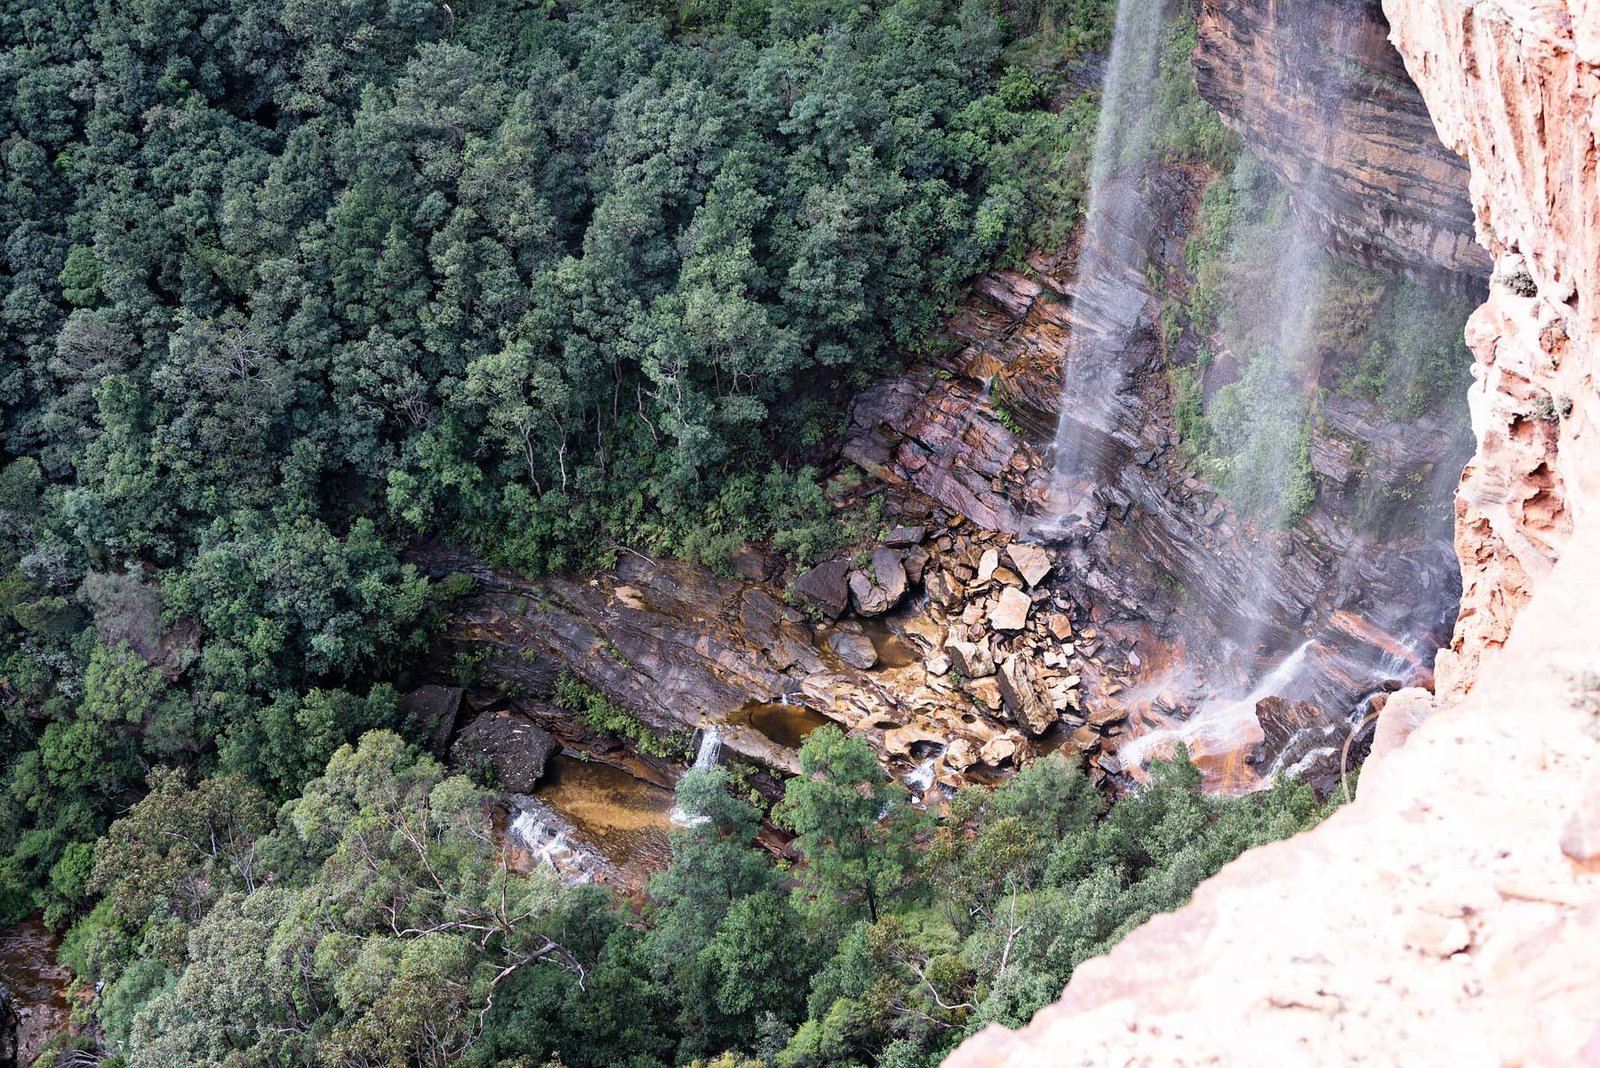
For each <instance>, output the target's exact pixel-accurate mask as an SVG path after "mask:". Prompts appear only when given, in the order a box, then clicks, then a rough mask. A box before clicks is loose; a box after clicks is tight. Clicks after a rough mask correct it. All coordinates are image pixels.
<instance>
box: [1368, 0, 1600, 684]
mask: <svg viewBox="0 0 1600 1068" xmlns="http://www.w3.org/2000/svg"><path fill="white" fill-rule="evenodd" d="M1387 7H1388V13H1389V17H1390V19H1391V21H1392V23H1393V29H1394V38H1395V43H1396V44H1397V45H1398V46H1399V48H1400V51H1401V52H1402V54H1403V55H1404V56H1405V59H1406V66H1407V69H1408V70H1409V71H1410V73H1411V75H1412V77H1413V78H1414V79H1415V80H1416V82H1417V84H1418V86H1419V87H1420V88H1421V90H1422V94H1423V96H1424V98H1425V99H1426V100H1427V102H1428V106H1429V109H1430V110H1431V112H1432V114H1433V116H1434V121H1435V124H1436V125H1437V127H1438V130H1439V135H1440V137H1441V138H1442V139H1443V140H1444V142H1445V143H1446V144H1447V145H1449V146H1450V147H1451V148H1453V149H1455V150H1456V151H1457V152H1459V153H1460V154H1462V155H1463V156H1465V157H1466V158H1467V159H1468V161H1469V162H1470V163H1471V166H1472V196H1473V202H1474V205H1475V207H1476V210H1477V217H1478V231H1479V237H1480V239H1481V240H1482V241H1483V242H1484V244H1486V245H1487V246H1488V248H1489V250H1490V252H1491V253H1493V255H1494V257H1495V263H1496V267H1495V282H1494V285H1493V288H1492V291H1491V293H1490V297H1489V301H1488V303H1486V304H1485V305H1484V306H1483V307H1482V308H1480V309H1479V310H1478V312H1477V314H1476V315H1475V316H1474V317H1473V320H1472V322H1471V323H1470V325H1469V326H1468V331H1467V340H1468V342H1469V343H1470V344H1471V346H1472V350H1473V352H1474V354H1475V355H1476V358H1477V363H1476V366H1475V367H1474V370H1473V377H1474V380H1475V381H1474V385H1473V388H1472V392H1471V397H1470V402H1471V407H1472V423H1473V430H1474V432H1475V433H1476V435H1477V438H1478V451H1477V454H1476V455H1475V456H1474V457H1473V458H1472V461H1471V463H1470V464H1469V465H1468V466H1467V470H1466V474H1465V476H1464V478H1463V480H1462V484H1461V489H1460V492H1459V494H1458V495H1457V500H1456V551H1457V554H1458V555H1459V556H1460V558H1461V568H1462V577H1463V580H1464V582H1463V585H1464V587H1465V596H1464V597H1463V599H1462V607H1461V618H1460V621H1459V623H1458V625H1457V628H1456V637H1455V642H1454V644H1453V645H1452V649H1451V655H1449V656H1446V657H1443V658H1441V660H1440V662H1439V683H1440V687H1441V693H1444V694H1449V693H1459V692H1462V691H1464V690H1466V689H1469V688H1470V687H1471V686H1472V685H1473V681H1474V679H1475V678H1476V677H1477V675H1478V665H1479V662H1480V659H1481V658H1482V657H1483V656H1484V655H1485V653H1487V652H1489V651H1491V650H1494V649H1496V648H1498V647H1499V646H1501V645H1503V644H1504V643H1505V641H1506V639H1507V636H1508V635H1509V633H1510V631H1511V625H1512V622H1513V621H1514V619H1515V618H1516V615H1517V612H1518V611H1519V610H1520V609H1521V608H1522V607H1523V606H1524V605H1525V604H1526V603H1527V602H1528V600H1529V599H1530V598H1531V597H1532V596H1534V595H1535V592H1536V591H1537V589H1538V588H1539V587H1540V586H1541V585H1542V584H1543V583H1544V581H1545V580H1546V579H1547V578H1548V576H1549V574H1550V572H1551V569H1552V567H1553V566H1554V564H1555V561H1556V560H1557V559H1559V558H1560V555H1561V551H1562V548H1563V546H1564V545H1566V544H1567V543H1568V542H1569V541H1570V539H1571V538H1572V536H1573V531H1574V530H1575V529H1577V528H1578V526H1579V524H1581V523H1583V522H1584V514H1583V513H1584V512H1585V511H1587V512H1590V513H1592V512H1594V511H1595V508H1596V502H1597V500H1600V438H1597V435H1596V425H1597V420H1600V395H1597V393H1596V391H1595V380H1594V375H1595V369H1596V365H1597V364H1600V356H1597V354H1596V351H1595V346H1596V345H1597V344H1600V297H1597V294H1600V177H1597V173H1596V172H1597V162H1596V138H1597V136H1600V2H1597V0H1515V2H1509V0H1497V2H1494V3H1476V4H1474V3H1468V2H1466V0H1405V2H1398V0H1390V2H1389V4H1388V5H1387Z"/></svg>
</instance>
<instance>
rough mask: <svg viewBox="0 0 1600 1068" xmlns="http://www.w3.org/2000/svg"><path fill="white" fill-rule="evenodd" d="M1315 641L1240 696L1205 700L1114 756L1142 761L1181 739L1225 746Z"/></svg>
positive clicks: (1285, 684) (1295, 672)
mask: <svg viewBox="0 0 1600 1068" xmlns="http://www.w3.org/2000/svg"><path fill="white" fill-rule="evenodd" d="M1315 644H1316V643H1315V642H1314V641H1307V642H1305V643H1303V644H1302V645H1301V646H1300V647H1299V648H1298V649H1296V650H1295V651H1294V652H1292V653H1290V654H1289V655H1288V656H1286V657H1284V658H1283V659H1282V660H1281V661H1279V662H1278V665H1277V666H1276V667H1274V668H1273V669H1272V670H1271V671H1270V672H1268V673H1267V674H1266V675H1265V676H1264V677H1263V678H1262V679H1261V680H1260V681H1259V682H1257V683H1256V684H1255V685H1254V686H1252V687H1251V688H1250V692H1249V693H1247V694H1245V695H1244V696H1243V697H1224V698H1218V699H1216V700H1213V701H1208V702H1206V703H1205V704H1204V705H1201V706H1200V708H1198V709H1197V710H1196V711H1195V713H1194V715H1192V716H1190V717H1189V718H1188V719H1187V720H1185V721H1184V722H1183V723H1180V724H1178V725H1177V726H1175V727H1168V728H1164V729H1161V730H1153V731H1149V732H1147V733H1145V734H1142V735H1140V736H1139V737H1137V738H1135V739H1133V740H1132V741H1130V742H1128V743H1127V744H1126V745H1124V746H1121V747H1120V748H1119V749H1118V750H1117V758H1118V759H1119V760H1121V761H1122V765H1123V767H1134V766H1136V765H1139V764H1143V763H1144V762H1145V761H1146V760H1149V759H1150V758H1151V757H1152V756H1154V755H1155V750H1156V749H1157V747H1158V746H1163V745H1164V744H1166V743H1168V742H1183V743H1184V744H1185V745H1188V746H1190V747H1191V748H1196V749H1199V750H1201V751H1216V750H1218V749H1223V748H1226V747H1227V745H1228V744H1229V743H1230V742H1231V741H1232V740H1233V739H1235V738H1237V737H1240V736H1241V734H1242V733H1243V732H1246V731H1248V730H1249V729H1250V728H1251V727H1252V726H1253V725H1254V724H1255V722H1256V703H1257V702H1258V701H1260V700H1261V699H1262V698H1264V697H1273V696H1282V695H1283V694H1284V691H1285V690H1287V689H1289V688H1290V686H1291V685H1292V684H1293V682H1294V680H1295V678H1296V677H1297V676H1299V674H1300V672H1301V671H1302V670H1303V669H1304V667H1305V663H1306V657H1307V656H1308V655H1309V654H1310V652H1311V649H1312V647H1313V646H1314V645H1315Z"/></svg>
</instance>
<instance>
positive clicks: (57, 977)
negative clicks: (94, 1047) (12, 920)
mask: <svg viewBox="0 0 1600 1068" xmlns="http://www.w3.org/2000/svg"><path fill="white" fill-rule="evenodd" d="M55 961H56V936H55V935H53V934H51V933H50V929H49V928H48V927H46V926H45V925H44V922H43V921H42V920H39V919H37V918H35V919H30V920H24V921H23V922H21V923H18V924H13V925H11V926H9V927H0V984H3V985H4V986H5V987H7V988H8V989H9V990H10V991H11V997H12V1004H13V1006H14V1007H15V1009H16V1010H17V1014H18V1015H19V1016H20V1017H21V1021H20V1024H19V1026H18V1029H17V1037H18V1043H17V1052H18V1055H19V1063H20V1064H24V1065H26V1064H31V1063H32V1062H33V1058H34V1056H35V1055H36V1054H37V1053H38V1052H39V1047H40V1046H42V1045H44V1044H45V1043H46V1042H48V1041H49V1040H50V1039H51V1038H53V1037H54V1036H55V1035H58V1034H60V1033H61V1032H62V1031H63V1030H65V1029H66V1026H67V1022H68V1020H69V1019H70V1018H71V1015H72V1005H71V1002H70V1001H69V1000H68V998H67V983H68V981H69V980H70V979H71V973H70V972H68V971H67V969H66V968H64V967H62V966H61V965H59V964H57V963H56V962H55ZM7 1052H9V1051H8V1050H3V1049H0V1056H3V1055H4V1054H5V1053H7Z"/></svg>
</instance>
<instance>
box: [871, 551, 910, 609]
mask: <svg viewBox="0 0 1600 1068" xmlns="http://www.w3.org/2000/svg"><path fill="white" fill-rule="evenodd" d="M872 570H873V573H874V575H875V576H876V585H877V586H878V587H879V588H880V589H882V590H883V593H884V596H885V597H887V598H888V599H889V607H890V608H893V607H894V606H895V605H897V604H899V603H900V598H902V597H904V596H905V595H906V568H905V565H904V564H903V563H901V562H900V554H899V553H897V552H895V551H894V550H893V549H874V550H872Z"/></svg>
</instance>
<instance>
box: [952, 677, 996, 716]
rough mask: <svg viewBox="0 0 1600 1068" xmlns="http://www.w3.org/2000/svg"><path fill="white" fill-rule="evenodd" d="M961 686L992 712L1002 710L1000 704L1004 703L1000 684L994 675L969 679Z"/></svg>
mask: <svg viewBox="0 0 1600 1068" xmlns="http://www.w3.org/2000/svg"><path fill="white" fill-rule="evenodd" d="M961 688H962V689H963V690H965V691H966V692H967V694H968V695H969V696H970V697H971V698H972V699H973V700H974V701H977V702H978V703H979V704H981V705H982V706H983V707H984V708H987V709H988V710H989V711H990V712H998V711H1000V706H1001V705H1002V704H1003V703H1004V699H1003V698H1002V697H1001V695H1000V684H999V683H998V682H996V681H995V678H994V676H993V675H990V676H989V677H988V678H982V679H968V680H967V682H966V683H965V684H964V685H963V686H962V687H961Z"/></svg>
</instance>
